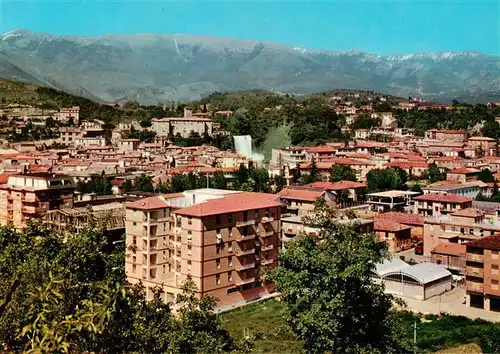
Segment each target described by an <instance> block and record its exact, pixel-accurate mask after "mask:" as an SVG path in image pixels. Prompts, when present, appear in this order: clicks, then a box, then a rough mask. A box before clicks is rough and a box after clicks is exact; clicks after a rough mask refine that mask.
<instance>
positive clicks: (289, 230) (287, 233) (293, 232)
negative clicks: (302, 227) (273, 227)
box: [283, 228, 297, 236]
mask: <svg viewBox="0 0 500 354" xmlns="http://www.w3.org/2000/svg"><path fill="white" fill-rule="evenodd" d="M283 233H284V234H285V235H293V236H295V235H296V234H297V230H294V229H292V228H286V229H283Z"/></svg>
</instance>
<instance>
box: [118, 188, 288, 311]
mask: <svg viewBox="0 0 500 354" xmlns="http://www.w3.org/2000/svg"><path fill="white" fill-rule="evenodd" d="M280 215H281V204H280V202H279V201H277V200H276V196H275V195H271V194H263V193H248V192H237V193H235V192H229V191H217V190H194V191H186V192H184V193H182V194H176V195H174V196H166V197H151V198H147V199H143V200H139V201H136V202H133V203H129V204H127V219H126V230H127V231H126V233H127V241H126V242H127V245H128V246H129V248H128V249H129V250H128V252H127V260H126V272H127V277H128V278H129V281H131V282H138V281H139V280H140V281H142V282H143V283H144V285H145V286H146V287H147V288H148V296H149V297H150V296H151V295H152V288H153V287H155V286H159V287H161V288H162V289H163V291H164V293H165V300H167V301H168V300H170V299H172V298H173V296H174V295H175V294H177V293H179V292H180V291H181V286H182V284H183V283H184V282H185V281H186V280H187V279H188V276H190V277H191V278H192V279H193V281H194V282H195V283H196V285H197V286H198V289H199V290H200V292H201V294H202V295H213V296H215V297H216V298H218V299H219V303H218V305H219V306H225V305H229V304H233V303H236V302H242V301H247V300H250V299H254V298H256V297H258V296H260V295H261V294H267V293H269V292H271V291H273V290H274V286H273V284H271V283H269V282H266V281H265V280H264V279H263V277H262V275H263V271H264V268H274V267H275V266H276V265H277V259H278V249H279V247H280ZM130 246H132V247H130Z"/></svg>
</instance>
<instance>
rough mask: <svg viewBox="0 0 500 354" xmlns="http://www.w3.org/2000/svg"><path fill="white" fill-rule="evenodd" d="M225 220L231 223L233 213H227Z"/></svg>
mask: <svg viewBox="0 0 500 354" xmlns="http://www.w3.org/2000/svg"><path fill="white" fill-rule="evenodd" d="M227 222H228V223H229V224H230V225H232V223H233V214H228V215H227Z"/></svg>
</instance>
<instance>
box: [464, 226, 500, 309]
mask: <svg viewBox="0 0 500 354" xmlns="http://www.w3.org/2000/svg"><path fill="white" fill-rule="evenodd" d="M465 246H466V250H467V253H466V266H465V279H466V304H467V306H472V307H479V308H482V309H485V310H487V311H490V310H492V311H500V235H492V236H487V237H483V238H480V239H478V240H474V241H471V242H468V243H466V244H465Z"/></svg>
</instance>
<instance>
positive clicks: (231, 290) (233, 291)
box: [227, 287, 240, 295]
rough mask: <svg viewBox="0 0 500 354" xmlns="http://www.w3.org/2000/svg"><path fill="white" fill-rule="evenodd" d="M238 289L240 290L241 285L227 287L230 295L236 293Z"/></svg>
mask: <svg viewBox="0 0 500 354" xmlns="http://www.w3.org/2000/svg"><path fill="white" fill-rule="evenodd" d="M238 291H240V288H239V287H235V288H231V289H227V294H228V295H230V294H234V293H237V292H238Z"/></svg>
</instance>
